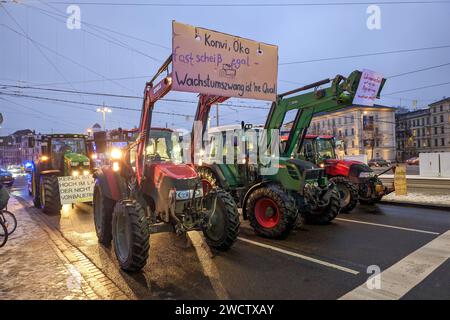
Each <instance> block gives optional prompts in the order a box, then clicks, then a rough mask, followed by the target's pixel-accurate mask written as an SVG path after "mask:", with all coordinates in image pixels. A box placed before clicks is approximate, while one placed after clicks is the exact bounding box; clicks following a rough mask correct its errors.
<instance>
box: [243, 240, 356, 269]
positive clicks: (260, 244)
mask: <svg viewBox="0 0 450 320" xmlns="http://www.w3.org/2000/svg"><path fill="white" fill-rule="evenodd" d="M238 239H239V240H241V241H244V242H247V243H251V244H253V245H255V246H259V247H262V248H266V249H269V250H273V251H276V252H280V253H284V254H287V255H289V256H292V257H296V258H299V259H303V260H307V261H310V262H314V263H317V264H321V265H323V266H326V267H329V268H334V269H337V270H340V271H344V272H348V273H351V274H355V275H356V274H359V271H356V270H353V269H349V268H346V267H342V266H339V265H337V264H333V263H330V262H326V261H322V260H319V259H316V258H311V257H308V256H305V255H302V254H299V253H296V252H292V251H288V250H284V249H281V248H277V247H274V246H271V245H268V244H264V243H261V242H257V241H253V240H249V239H245V238H241V237H238Z"/></svg>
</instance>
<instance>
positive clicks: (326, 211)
mask: <svg viewBox="0 0 450 320" xmlns="http://www.w3.org/2000/svg"><path fill="white" fill-rule="evenodd" d="M340 209H341V200H340V198H339V192H338V191H337V190H335V189H333V190H331V195H330V201H329V203H328V205H327V206H326V207H325V208H323V209H322V210H321V211H320V212H313V213H308V214H306V215H305V222H306V223H309V224H318V225H325V224H329V223H330V222H331V221H333V220H334V218H336V217H337V215H338V214H339V210H340Z"/></svg>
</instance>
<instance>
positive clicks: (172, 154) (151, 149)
mask: <svg viewBox="0 0 450 320" xmlns="http://www.w3.org/2000/svg"><path fill="white" fill-rule="evenodd" d="M180 150H181V147H180V143H179V140H178V136H177V135H176V134H175V133H174V132H172V131H170V130H150V137H149V139H148V143H147V146H146V148H145V155H146V159H147V160H150V161H173V162H180V161H181V155H180Z"/></svg>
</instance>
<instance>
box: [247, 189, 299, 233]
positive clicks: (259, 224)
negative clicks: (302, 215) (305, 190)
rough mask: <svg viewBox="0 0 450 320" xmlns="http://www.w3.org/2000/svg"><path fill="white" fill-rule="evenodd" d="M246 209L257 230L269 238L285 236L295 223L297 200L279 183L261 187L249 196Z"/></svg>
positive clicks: (253, 226) (251, 222)
mask: <svg viewBox="0 0 450 320" xmlns="http://www.w3.org/2000/svg"><path fill="white" fill-rule="evenodd" d="M246 210H247V214H248V217H249V220H250V225H251V226H252V228H253V229H254V230H255V232H256V233H257V234H258V235H260V236H263V237H267V238H284V237H286V236H287V235H288V234H289V232H291V230H292V228H293V227H294V225H295V222H296V220H297V215H298V210H297V206H296V203H295V200H294V199H293V198H292V196H290V195H289V194H287V193H286V192H285V191H284V190H283V189H281V188H280V187H279V186H277V185H269V186H266V187H261V188H259V189H256V190H255V191H253V192H252V193H251V194H250V196H249V197H248V200H247V203H246Z"/></svg>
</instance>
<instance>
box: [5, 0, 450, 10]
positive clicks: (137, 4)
mask: <svg viewBox="0 0 450 320" xmlns="http://www.w3.org/2000/svg"><path fill="white" fill-rule="evenodd" d="M5 2H8V1H5ZM30 2H31V1H30ZM9 3H14V2H12V1H9ZM47 3H49V4H57V5H70V4H78V5H86V6H122V7H144V6H146V7H250V8H252V7H269V8H271V7H329V6H362V5H371V4H374V2H370V1H359V2H303V3H274V2H272V3H225V2H223V3H198V2H190V3H189V2H188V3H167V2H112V1H109V2H97V1H86V2H77V1H73V2H70V1H47ZM448 3H450V1H445V0H428V1H426V0H425V1H420V0H419V1H407V0H405V1H382V2H375V4H377V5H417V4H448Z"/></svg>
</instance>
